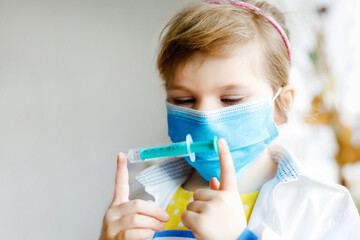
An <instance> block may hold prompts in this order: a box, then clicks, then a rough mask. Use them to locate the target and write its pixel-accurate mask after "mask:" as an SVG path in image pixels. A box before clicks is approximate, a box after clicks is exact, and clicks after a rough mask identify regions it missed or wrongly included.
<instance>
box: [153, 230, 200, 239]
mask: <svg viewBox="0 0 360 240" xmlns="http://www.w3.org/2000/svg"><path fill="white" fill-rule="evenodd" d="M160 237H183V238H194V239H195V236H194V234H193V233H192V231H190V230H165V231H162V232H155V234H154V236H153V238H160Z"/></svg>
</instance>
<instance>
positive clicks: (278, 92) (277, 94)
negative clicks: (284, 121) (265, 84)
mask: <svg viewBox="0 0 360 240" xmlns="http://www.w3.org/2000/svg"><path fill="white" fill-rule="evenodd" d="M282 89H283V88H282V87H281V88H279V90H277V92H276V93H275V95H274V97H273V99H272V100H271V101H270V105H271V104H272V103H273V102H274V101H275V99H276V98H277V97H278V96H279V94H280V93H281V90H282Z"/></svg>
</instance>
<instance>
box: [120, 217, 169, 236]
mask: <svg viewBox="0 0 360 240" xmlns="http://www.w3.org/2000/svg"><path fill="white" fill-rule="evenodd" d="M114 224H116V226H117V228H118V229H117V231H123V230H125V229H138V228H143V229H151V230H153V231H156V232H161V231H163V230H164V224H163V223H162V222H160V221H159V220H157V219H155V218H152V217H148V216H145V215H141V214H132V215H127V216H125V217H123V218H120V219H119V220H117V221H115V222H114Z"/></svg>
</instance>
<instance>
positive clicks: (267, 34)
mask: <svg viewBox="0 0 360 240" xmlns="http://www.w3.org/2000/svg"><path fill="white" fill-rule="evenodd" d="M244 2H247V3H250V4H252V5H255V6H256V7H258V8H260V9H261V10H262V11H263V12H264V13H265V14H267V15H270V16H272V17H273V18H274V19H275V20H276V21H277V23H278V24H280V25H281V27H282V28H283V29H284V31H285V33H286V35H289V34H288V30H287V28H286V26H285V20H284V16H283V14H282V13H280V11H279V10H277V8H275V7H274V6H272V5H270V4H268V3H266V2H264V1H252V0H247V1H244ZM166 30H167V32H166V34H165V35H164V36H163V38H162V41H161V44H160V50H159V54H158V58H157V68H158V70H159V74H160V77H161V78H162V79H163V81H164V85H165V87H166V88H167V87H168V86H169V83H170V82H171V80H172V79H173V77H174V73H175V72H176V69H177V68H178V67H179V66H180V65H182V64H185V63H186V61H187V60H189V59H190V58H191V57H192V56H194V55H195V54H196V53H201V54H204V55H211V56H219V57H223V56H227V55H229V54H230V53H231V51H232V50H234V49H235V48H236V47H238V46H243V45H246V44H254V43H256V44H257V45H258V46H260V47H261V50H262V55H263V58H262V63H261V66H262V68H263V69H262V71H263V72H264V74H265V76H266V78H267V79H268V80H269V81H270V84H271V87H272V89H273V92H276V91H277V89H278V88H280V87H284V86H286V85H287V84H288V78H289V71H290V59H289V55H288V51H287V48H286V45H285V43H284V40H283V39H282V37H281V35H280V33H279V32H278V31H277V29H276V28H275V27H274V26H273V25H272V24H271V23H269V21H268V20H267V19H266V18H265V17H263V16H261V15H260V14H258V13H256V12H254V11H251V10H249V9H247V8H244V7H240V6H236V5H232V4H229V3H227V2H223V3H217V4H210V3H206V2H198V3H196V4H192V5H189V6H188V7H186V8H184V9H182V10H181V11H179V12H178V13H176V14H175V16H174V17H173V18H172V19H171V20H170V21H169V22H168V23H167V24H166V26H165V27H164V29H163V30H162V31H161V34H160V37H161V36H162V35H163V33H164V32H165V31H166ZM275 106H276V108H277V109H278V110H279V113H280V117H281V118H282V119H283V120H284V121H286V120H287V117H286V109H285V105H284V103H282V102H281V98H277V100H276V101H275Z"/></svg>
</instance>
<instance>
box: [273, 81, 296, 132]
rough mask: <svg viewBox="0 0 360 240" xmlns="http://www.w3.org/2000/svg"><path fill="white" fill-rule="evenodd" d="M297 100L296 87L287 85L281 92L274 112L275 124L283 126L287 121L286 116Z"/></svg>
mask: <svg viewBox="0 0 360 240" xmlns="http://www.w3.org/2000/svg"><path fill="white" fill-rule="evenodd" d="M294 99H295V87H294V86H293V85H291V84H288V85H286V86H285V87H283V89H282V90H281V93H280V94H279V96H278V100H277V101H276V102H277V104H276V107H275V110H274V117H275V122H276V124H277V125H280V124H283V123H285V122H286V121H287V117H286V114H287V113H288V112H289V111H290V109H291V107H292V105H293V103H294Z"/></svg>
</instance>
